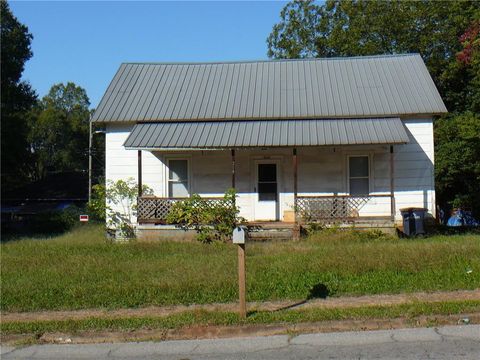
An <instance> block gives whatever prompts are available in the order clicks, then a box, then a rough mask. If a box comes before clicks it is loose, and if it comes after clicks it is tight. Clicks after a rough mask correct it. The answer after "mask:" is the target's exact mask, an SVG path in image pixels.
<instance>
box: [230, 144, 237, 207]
mask: <svg viewBox="0 0 480 360" xmlns="http://www.w3.org/2000/svg"><path fill="white" fill-rule="evenodd" d="M231 154H232V189H233V190H235V191H236V189H235V149H231ZM236 202H237V194H235V197H234V198H233V206H235V205H236Z"/></svg>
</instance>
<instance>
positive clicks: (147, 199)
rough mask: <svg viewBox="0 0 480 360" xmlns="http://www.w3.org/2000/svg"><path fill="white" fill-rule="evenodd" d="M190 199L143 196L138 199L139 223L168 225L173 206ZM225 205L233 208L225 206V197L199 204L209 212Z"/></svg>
mask: <svg viewBox="0 0 480 360" xmlns="http://www.w3.org/2000/svg"><path fill="white" fill-rule="evenodd" d="M186 199H188V198H161V197H155V196H141V197H139V198H138V199H137V221H138V223H155V224H166V223H167V215H168V213H169V212H170V209H171V208H172V206H173V204H175V203H177V202H180V201H184V200H186ZM220 204H224V206H233V204H231V205H230V204H228V203H227V204H225V199H224V198H223V197H221V198H219V197H217V198H213V197H212V198H204V197H202V201H201V202H198V203H197V206H199V207H202V208H203V209H205V210H207V209H209V208H212V207H214V206H218V205H220Z"/></svg>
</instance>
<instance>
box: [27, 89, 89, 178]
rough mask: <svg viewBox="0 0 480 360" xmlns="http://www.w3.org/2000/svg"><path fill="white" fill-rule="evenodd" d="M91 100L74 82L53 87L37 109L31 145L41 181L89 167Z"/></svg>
mask: <svg viewBox="0 0 480 360" xmlns="http://www.w3.org/2000/svg"><path fill="white" fill-rule="evenodd" d="M89 105H90V102H89V99H88V96H87V93H86V91H85V90H84V89H83V88H81V87H79V86H77V85H75V84H74V83H71V82H69V83H67V84H66V85H64V84H56V85H53V86H52V88H51V89H50V91H49V93H48V94H47V95H46V96H45V97H44V98H43V99H42V100H41V102H40V103H39V105H38V107H36V108H35V109H34V110H33V112H32V113H33V115H32V118H33V121H32V126H31V132H30V136H29V139H30V142H31V148H32V149H33V153H34V155H35V157H36V173H37V175H38V177H39V178H41V177H43V176H45V175H46V174H47V172H65V171H86V170H87V168H88V136H89V123H88V122H89V117H90V110H89V108H88V107H89Z"/></svg>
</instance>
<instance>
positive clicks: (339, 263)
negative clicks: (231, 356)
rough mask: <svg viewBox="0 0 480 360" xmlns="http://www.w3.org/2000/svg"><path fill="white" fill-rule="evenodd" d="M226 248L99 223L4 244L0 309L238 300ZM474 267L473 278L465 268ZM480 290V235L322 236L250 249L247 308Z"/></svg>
mask: <svg viewBox="0 0 480 360" xmlns="http://www.w3.org/2000/svg"><path fill="white" fill-rule="evenodd" d="M236 258H237V252H236V247H235V246H234V245H232V244H212V245H203V244H200V243H195V242H194V243H180V242H158V243H138V242H130V243H123V244H121V243H118V244H116V243H110V242H107V241H106V240H105V238H104V234H103V231H102V228H101V227H100V226H93V225H90V226H85V227H82V228H78V229H76V230H74V231H72V232H70V233H67V234H65V235H62V236H59V237H55V238H51V239H19V240H15V241H9V242H7V243H4V244H2V245H1V271H2V274H1V288H2V295H1V309H2V311H34V310H54V309H83V308H110V309H114V308H122V307H141V306H147V305H167V304H168V305H169V304H191V303H210V302H231V301H235V300H236V299H237V282H236V276H237V273H236V271H237V268H236V266H237V265H236ZM470 270H471V271H470ZM318 284H323V285H325V286H326V287H327V288H328V291H329V295H330V296H341V295H364V294H379V293H401V292H413V291H435V290H456V289H475V288H478V287H480V235H468V234H467V235H455V236H434V237H429V238H425V239H414V240H409V239H396V238H390V237H380V238H375V237H369V236H365V235H363V234H360V235H359V234H356V233H353V232H344V233H334V232H323V233H319V234H317V235H315V236H312V237H310V238H308V239H305V240H302V241H299V242H284V243H279V242H276V243H275V242H272V243H259V244H247V291H248V292H247V294H248V298H247V300H249V301H262V300H279V299H305V298H307V297H308V295H309V292H310V289H311V288H312V287H313V286H315V285H318Z"/></svg>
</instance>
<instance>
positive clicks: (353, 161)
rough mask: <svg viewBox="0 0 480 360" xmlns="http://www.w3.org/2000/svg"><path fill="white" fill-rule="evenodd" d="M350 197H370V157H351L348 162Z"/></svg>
mask: <svg viewBox="0 0 480 360" xmlns="http://www.w3.org/2000/svg"><path fill="white" fill-rule="evenodd" d="M348 167H349V184H350V195H368V194H369V192H370V189H369V184H370V181H369V175H368V174H369V164H368V156H351V157H349V161H348Z"/></svg>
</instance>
